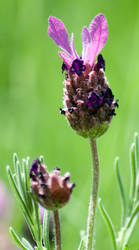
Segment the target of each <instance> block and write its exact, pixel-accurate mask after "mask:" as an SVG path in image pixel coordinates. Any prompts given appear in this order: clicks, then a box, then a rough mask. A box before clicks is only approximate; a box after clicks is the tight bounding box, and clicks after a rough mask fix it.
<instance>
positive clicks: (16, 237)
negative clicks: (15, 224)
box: [9, 227, 28, 250]
mask: <svg viewBox="0 0 139 250" xmlns="http://www.w3.org/2000/svg"><path fill="white" fill-rule="evenodd" d="M9 232H10V234H11V236H12V239H13V240H14V242H15V243H16V245H17V246H19V247H20V248H22V249H23V250H28V248H27V247H26V246H25V245H24V244H23V242H22V241H21V240H20V238H19V237H18V235H17V234H16V232H15V231H14V229H13V228H12V227H10V228H9Z"/></svg>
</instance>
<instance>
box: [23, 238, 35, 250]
mask: <svg viewBox="0 0 139 250" xmlns="http://www.w3.org/2000/svg"><path fill="white" fill-rule="evenodd" d="M22 243H23V244H24V246H25V247H27V249H28V250H33V247H32V246H31V244H30V243H29V242H28V241H27V240H26V239H25V238H22Z"/></svg>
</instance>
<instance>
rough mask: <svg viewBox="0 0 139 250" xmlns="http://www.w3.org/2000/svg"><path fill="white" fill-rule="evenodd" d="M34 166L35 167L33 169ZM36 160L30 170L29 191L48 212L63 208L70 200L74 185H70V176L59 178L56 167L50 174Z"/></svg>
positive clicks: (67, 174)
mask: <svg viewBox="0 0 139 250" xmlns="http://www.w3.org/2000/svg"><path fill="white" fill-rule="evenodd" d="M34 165H35V167H34ZM46 169H47V167H46V166H45V165H44V164H42V163H41V162H40V160H39V159H38V158H37V159H35V160H34V161H33V163H32V167H31V169H30V178H31V179H32V182H31V189H32V192H33V193H34V194H35V197H36V198H37V200H38V201H39V203H40V204H41V205H42V206H43V207H45V208H47V209H50V210H55V209H57V208H61V207H63V206H64V205H65V204H66V203H67V202H68V201H69V199H70V196H71V193H72V189H73V187H74V186H75V184H73V183H70V174H69V173H66V174H65V175H64V176H60V169H59V168H58V167H56V168H55V169H54V170H53V171H52V172H51V173H49V172H48V171H47V170H46Z"/></svg>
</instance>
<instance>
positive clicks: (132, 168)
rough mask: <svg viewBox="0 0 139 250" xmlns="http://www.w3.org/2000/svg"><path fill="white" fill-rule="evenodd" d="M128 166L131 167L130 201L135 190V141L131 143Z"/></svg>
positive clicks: (133, 196)
mask: <svg viewBox="0 0 139 250" xmlns="http://www.w3.org/2000/svg"><path fill="white" fill-rule="evenodd" d="M130 168H131V189H130V195H131V199H132V201H133V200H134V198H135V191H136V153H135V143H133V144H132V145H131V149H130Z"/></svg>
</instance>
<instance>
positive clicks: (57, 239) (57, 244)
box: [53, 210, 61, 250]
mask: <svg viewBox="0 0 139 250" xmlns="http://www.w3.org/2000/svg"><path fill="white" fill-rule="evenodd" d="M53 213H54V224H55V250H61V232H60V218H59V212H58V210H54V211H53Z"/></svg>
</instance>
